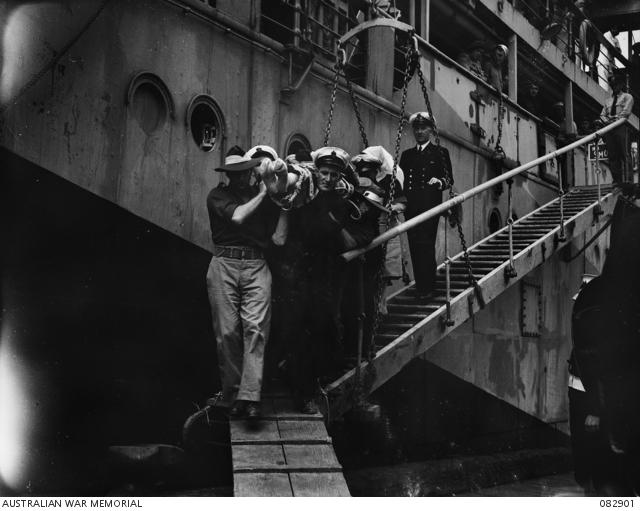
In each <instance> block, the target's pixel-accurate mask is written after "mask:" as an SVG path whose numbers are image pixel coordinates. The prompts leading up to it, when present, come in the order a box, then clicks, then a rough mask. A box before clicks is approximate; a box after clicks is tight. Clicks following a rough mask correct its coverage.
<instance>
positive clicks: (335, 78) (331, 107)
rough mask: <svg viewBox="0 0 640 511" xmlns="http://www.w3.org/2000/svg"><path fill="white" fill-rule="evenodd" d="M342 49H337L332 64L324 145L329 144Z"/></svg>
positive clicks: (342, 57) (341, 61)
mask: <svg viewBox="0 0 640 511" xmlns="http://www.w3.org/2000/svg"><path fill="white" fill-rule="evenodd" d="M344 55H345V53H344V50H343V49H342V48H339V49H338V52H337V53H336V63H335V64H334V65H333V87H332V89H331V102H330V103H329V116H328V117H327V127H326V128H325V130H324V143H323V145H324V146H325V147H326V146H328V145H329V137H330V136H331V123H332V122H333V110H334V109H335V106H336V96H337V94H338V81H339V79H340V70H341V69H342V65H343V62H344Z"/></svg>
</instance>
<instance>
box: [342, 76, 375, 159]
mask: <svg viewBox="0 0 640 511" xmlns="http://www.w3.org/2000/svg"><path fill="white" fill-rule="evenodd" d="M344 79H345V81H346V82H347V90H348V91H349V97H350V98H351V104H352V105H353V111H354V112H355V114H356V119H357V121H358V129H359V130H360V138H362V146H363V147H362V148H363V149H364V148H366V147H369V140H368V139H367V133H366V131H365V129H364V123H363V122H362V117H361V116H360V107H359V106H358V100H357V99H356V94H355V92H354V91H353V84H352V83H351V80H350V79H349V77H348V76H347V73H344Z"/></svg>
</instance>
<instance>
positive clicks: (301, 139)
mask: <svg viewBox="0 0 640 511" xmlns="http://www.w3.org/2000/svg"><path fill="white" fill-rule="evenodd" d="M299 151H307V152H311V144H310V143H309V139H308V138H307V137H305V136H304V135H301V134H300V133H294V134H293V135H290V136H289V137H288V138H287V141H286V143H285V145H284V155H285V156H289V155H290V154H296V153H297V152H299Z"/></svg>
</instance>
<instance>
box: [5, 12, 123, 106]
mask: <svg viewBox="0 0 640 511" xmlns="http://www.w3.org/2000/svg"><path fill="white" fill-rule="evenodd" d="M110 1H111V0H104V2H102V5H100V7H98V9H97V10H96V12H95V13H94V15H93V16H91V18H89V20H88V21H87V22H86V23H85V24H84V26H83V27H82V29H80V31H79V32H78V33H77V34H76V36H75V37H73V39H71V40H70V41H69V42H68V43H67V44H65V45H64V46H63V47H62V49H61V50H60V52H58V53H57V54H56V55H54V56H53V58H51V60H49V62H47V63H46V64H45V65H44V67H43V68H42V69H41V70H40V71H39V72H38V73H36V74H35V75H34V76H33V77H32V78H31V79H30V80H29V81H28V82H27V83H26V84H25V85H24V86H23V87H22V88H21V89H20V90H19V91H18V93H17V94H16V95H15V96H14V97H13V99H11V100H10V101H8V102H7V103H6V104H5V105H3V106H0V114H4V113H5V112H7V111H8V110H9V109H10V108H11V107H12V106H13V105H15V104H16V102H17V101H18V100H19V99H20V98H21V97H22V96H23V95H24V94H25V93H26V92H27V91H29V90H30V89H31V88H32V87H33V86H34V85H35V84H36V83H38V82H39V81H40V79H41V78H42V77H43V76H44V75H45V74H46V73H48V72H49V71H50V70H51V69H52V68H53V67H54V66H55V65H56V64H57V63H58V61H59V60H60V59H61V58H62V57H63V56H64V55H65V54H66V53H67V52H68V51H69V50H70V49H71V48H72V46H73V45H74V44H76V42H78V40H79V39H80V38H81V37H82V36H83V35H84V34H85V32H86V31H87V30H89V27H91V25H92V24H93V23H94V22H95V21H96V19H98V16H100V14H101V13H102V11H103V10H104V8H105V7H106V6H107V4H108V3H109V2H110Z"/></svg>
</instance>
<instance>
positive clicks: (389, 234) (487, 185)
mask: <svg viewBox="0 0 640 511" xmlns="http://www.w3.org/2000/svg"><path fill="white" fill-rule="evenodd" d="M626 122H627V120H626V119H618V120H617V121H615V122H612V123H611V124H609V125H607V126H605V127H604V128H601V129H599V130H597V131H595V132H594V133H592V134H591V135H587V136H586V137H583V138H581V139H578V140H576V141H575V142H573V143H571V144H569V145H566V146H564V147H562V148H560V149H556V150H555V151H553V152H551V153H548V154H545V155H544V156H541V157H540V158H536V159H535V160H531V161H530V162H528V163H525V164H524V165H520V166H519V167H516V168H515V169H513V170H510V171H508V172H505V173H504V174H502V175H500V176H498V177H495V178H493V179H490V180H489V181H485V182H484V183H482V184H480V185H478V186H475V187H473V188H471V189H469V190H467V191H465V192H462V193H460V194H459V195H456V196H455V197H453V198H452V199H449V200H447V201H445V202H443V203H442V204H440V205H439V206H436V207H435V208H432V209H430V210H428V211H425V212H424V213H421V214H420V215H417V216H415V217H413V218H411V219H410V220H407V221H405V222H403V223H401V224H399V225H397V226H395V227H393V228H391V229H389V230H388V231H386V232H384V233H383V234H381V235H379V236H378V237H376V238H375V239H374V240H373V241H372V242H371V243H369V244H368V245H367V246H366V247H362V248H358V249H354V250H350V251H348V252H344V253H343V254H342V256H341V257H342V258H343V259H344V260H345V261H352V260H354V259H356V258H357V257H360V256H361V255H363V254H366V253H367V252H369V251H370V250H372V249H374V248H376V247H378V246H380V245H382V244H383V243H386V242H387V241H389V240H390V239H391V238H395V237H396V236H399V235H400V234H402V233H403V232H406V231H408V230H409V229H411V228H413V227H415V226H417V225H419V224H421V223H423V222H425V221H427V220H429V219H431V218H434V217H436V216H439V215H440V214H442V213H444V212H445V211H447V210H449V209H451V208H453V207H455V206H457V205H458V204H462V203H463V202H464V201H466V200H467V199H470V198H471V197H475V196H476V195H478V194H480V193H482V192H484V191H486V190H490V189H491V188H493V187H494V186H495V185H497V184H500V183H502V182H504V181H508V180H510V179H513V178H514V177H515V176H517V175H519V174H522V173H524V172H526V171H527V170H529V169H530V168H532V167H535V166H537V165H539V164H541V163H544V162H546V161H548V160H551V159H554V158H557V157H558V156H560V155H562V154H564V153H567V152H569V151H571V150H573V149H576V148H578V147H580V146H582V145H585V144H587V143H589V142H591V141H593V140H596V139H599V138H602V135H604V134H605V133H608V132H610V131H612V130H614V129H616V128H617V127H619V126H622V125H623V124H625V123H626ZM562 186H563V185H562V179H561V178H560V179H559V183H558V193H559V196H560V197H562V195H564V190H563V189H562ZM600 199H601V190H600V183H599V182H598V202H600ZM560 209H561V212H560V215H561V220H560V223H561V225H560V227H561V231H563V230H564V225H563V224H564V211H563V209H564V206H563V203H562V201H561V202H560ZM510 237H511V234H510ZM510 244H512V243H510ZM510 258H512V254H510Z"/></svg>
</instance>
